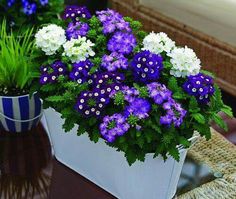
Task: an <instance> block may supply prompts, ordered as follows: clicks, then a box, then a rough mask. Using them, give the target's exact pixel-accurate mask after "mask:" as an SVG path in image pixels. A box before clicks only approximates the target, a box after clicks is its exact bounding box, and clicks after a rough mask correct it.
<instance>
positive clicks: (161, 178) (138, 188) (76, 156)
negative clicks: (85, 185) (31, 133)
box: [45, 109, 187, 199]
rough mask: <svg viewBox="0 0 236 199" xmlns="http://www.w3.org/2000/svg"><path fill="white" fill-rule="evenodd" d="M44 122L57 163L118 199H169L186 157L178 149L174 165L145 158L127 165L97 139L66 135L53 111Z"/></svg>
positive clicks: (73, 133) (46, 112)
mask: <svg viewBox="0 0 236 199" xmlns="http://www.w3.org/2000/svg"><path fill="white" fill-rule="evenodd" d="M45 116H46V122H47V125H48V130H49V133H50V137H51V142H52V145H53V149H54V152H55V156H56V158H57V160H59V161H60V162H62V163H63V164H65V165H66V166H68V167H69V168H71V169H73V170H74V171H76V172H78V173H79V174H80V175H82V176H84V177H85V178H87V179H89V180H90V181H92V182H93V183H95V184H96V185H98V186H100V187H101V188H103V189H104V190H106V191H108V192H109V193H111V194H112V195H114V196H116V197H117V198H119V199H171V198H173V197H174V195H175V192H176V188H177V183H178V180H179V177H180V173H181V170H182V166H183V162H184V160H185V156H186V153H187V150H186V149H181V150H180V153H181V158H180V161H179V162H177V161H175V160H174V159H173V158H171V157H170V158H168V159H167V160H166V162H164V161H163V159H162V158H161V157H158V158H155V159H153V157H152V156H153V154H148V155H147V156H146V159H145V162H144V163H143V162H135V163H134V164H133V165H132V166H131V167H130V166H129V165H128V163H127V161H126V159H125V157H124V154H123V153H121V152H117V151H116V150H115V149H114V148H111V147H109V146H107V145H106V144H105V141H104V140H102V139H100V140H99V142H98V143H96V144H95V143H93V142H91V141H90V140H89V138H88V136H87V135H82V136H80V137H78V136H77V127H75V128H74V129H73V130H72V131H71V132H69V133H65V132H64V130H63V129H62V124H63V122H64V121H63V120H62V119H61V117H60V114H59V113H57V112H56V111H54V110H53V109H47V110H45Z"/></svg>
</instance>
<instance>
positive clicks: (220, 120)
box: [211, 113, 228, 131]
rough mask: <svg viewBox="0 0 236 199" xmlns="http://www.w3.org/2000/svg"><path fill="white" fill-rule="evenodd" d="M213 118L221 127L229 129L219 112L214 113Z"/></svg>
mask: <svg viewBox="0 0 236 199" xmlns="http://www.w3.org/2000/svg"><path fill="white" fill-rule="evenodd" d="M211 118H212V120H213V121H214V122H215V123H216V124H217V125H218V126H219V127H220V128H222V129H224V130H225V131H228V127H227V125H226V123H225V121H224V120H223V119H222V118H221V117H220V116H219V115H218V114H216V113H214V114H213V115H212V117H211Z"/></svg>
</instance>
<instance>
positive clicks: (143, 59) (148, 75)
mask: <svg viewBox="0 0 236 199" xmlns="http://www.w3.org/2000/svg"><path fill="white" fill-rule="evenodd" d="M162 61H163V60H162V57H161V55H157V54H153V53H151V52H150V51H141V52H139V53H137V54H135V56H134V58H133V60H132V62H131V67H132V70H133V76H134V79H135V81H136V82H142V83H149V82H153V81H156V80H158V79H159V77H160V74H161V71H162V68H163V64H162Z"/></svg>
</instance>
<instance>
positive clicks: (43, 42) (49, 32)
mask: <svg viewBox="0 0 236 199" xmlns="http://www.w3.org/2000/svg"><path fill="white" fill-rule="evenodd" d="M35 38H36V46H37V47H38V48H41V49H42V51H44V52H45V53H46V55H53V54H55V53H56V51H57V50H58V49H59V48H60V47H61V46H62V45H63V44H64V43H65V42H66V35H65V30H64V29H63V28H61V27H60V26H57V25H55V24H51V25H48V26H46V27H43V28H42V29H40V30H39V31H38V32H37V33H36V35H35Z"/></svg>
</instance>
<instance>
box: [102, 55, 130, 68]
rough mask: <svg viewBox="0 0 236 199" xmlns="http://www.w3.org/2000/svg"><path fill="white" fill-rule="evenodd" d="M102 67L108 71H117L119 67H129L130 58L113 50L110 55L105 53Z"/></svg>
mask: <svg viewBox="0 0 236 199" xmlns="http://www.w3.org/2000/svg"><path fill="white" fill-rule="evenodd" d="M101 66H102V67H104V68H105V69H107V70H108V71H116V70H117V69H127V67H128V59H127V58H125V57H124V55H122V54H119V53H117V52H113V53H111V54H110V55H104V56H103V57H102V64H101Z"/></svg>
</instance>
